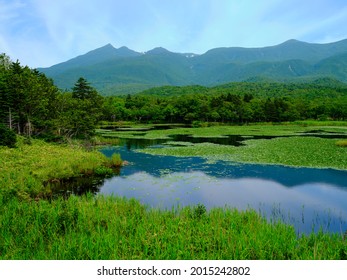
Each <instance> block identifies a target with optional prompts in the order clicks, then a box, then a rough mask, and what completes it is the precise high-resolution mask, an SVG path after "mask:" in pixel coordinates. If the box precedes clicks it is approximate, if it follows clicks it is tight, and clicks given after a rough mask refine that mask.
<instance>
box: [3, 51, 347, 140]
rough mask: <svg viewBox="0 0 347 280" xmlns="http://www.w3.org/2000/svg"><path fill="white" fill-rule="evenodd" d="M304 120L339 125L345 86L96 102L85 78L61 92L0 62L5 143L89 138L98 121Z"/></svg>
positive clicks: (243, 85) (229, 89) (178, 91)
mask: <svg viewBox="0 0 347 280" xmlns="http://www.w3.org/2000/svg"><path fill="white" fill-rule="evenodd" d="M305 119H315V120H327V119H328V120H346V119H347V86H346V85H345V84H343V83H340V82H338V81H336V80H332V79H329V78H327V79H319V80H316V81H315V82H312V83H310V84H305V83H270V82H265V81H264V82H237V83H236V82H235V83H230V84H225V85H221V86H217V87H203V86H198V85H197V86H184V87H178V86H163V87H158V88H152V89H149V90H146V91H144V92H141V93H139V94H134V95H124V96H110V97H102V96H101V95H99V94H98V92H97V91H96V90H95V89H94V88H93V87H92V86H90V84H89V83H88V81H87V80H86V79H84V78H79V79H78V80H77V81H76V82H75V85H74V87H73V88H72V89H71V90H70V91H61V90H59V89H58V88H57V87H56V86H55V85H54V82H53V80H52V79H49V78H47V77H46V76H45V75H44V74H43V73H41V72H39V71H37V70H36V69H30V68H29V67H27V66H22V65H20V63H19V62H18V61H16V62H12V61H11V59H10V58H9V57H8V56H6V55H5V54H2V55H1V56H0V129H1V131H3V132H2V136H1V137H2V138H4V137H5V136H4V135H7V136H6V137H7V140H8V139H10V138H11V137H12V138H13V134H11V132H9V131H12V132H15V133H17V134H21V135H25V136H28V137H31V136H36V137H43V138H46V139H47V138H49V139H54V138H55V139H60V138H75V137H79V138H88V137H90V136H91V135H92V134H93V132H94V129H95V128H96V125H97V124H98V123H99V122H100V121H107V122H109V121H136V122H159V123H160V122H180V123H182V122H184V123H193V122H195V123H197V122H223V123H238V124H243V123H249V122H283V121H295V120H305ZM11 135H12V136H11ZM10 142H11V141H10ZM4 143H5V141H4ZM6 143H7V142H6ZM6 143H5V145H9V146H10V145H11V144H8V143H7V144H6Z"/></svg>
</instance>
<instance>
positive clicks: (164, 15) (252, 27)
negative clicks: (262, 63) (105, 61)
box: [0, 0, 347, 68]
mask: <svg viewBox="0 0 347 280" xmlns="http://www.w3.org/2000/svg"><path fill="white" fill-rule="evenodd" d="M346 26H347V1H346V0H285V1H283V0H59V1H57V0H0V53H3V52H4V53H6V54H7V55H9V56H10V57H11V59H12V60H16V59H19V61H20V62H21V64H22V65H28V66H30V67H32V68H35V67H47V66H51V65H53V64H57V63H59V62H63V61H66V60H68V59H70V58H73V57H75V56H77V55H80V54H84V53H86V52H88V51H90V50H93V49H95V48H98V47H101V46H103V45H106V44H108V43H111V44H112V45H113V46H114V47H116V48H119V47H121V46H127V47H129V48H130V49H133V50H135V51H139V52H143V51H148V50H150V49H153V48H154V47H159V46H160V47H164V48H166V49H168V50H170V51H173V52H193V53H197V54H202V53H204V52H206V51H207V50H209V49H212V48H216V47H264V46H271V45H276V44H280V43H282V42H284V41H286V40H288V39H298V40H301V41H306V42H311V43H327V42H335V41H339V40H342V39H346V38H347V28H346Z"/></svg>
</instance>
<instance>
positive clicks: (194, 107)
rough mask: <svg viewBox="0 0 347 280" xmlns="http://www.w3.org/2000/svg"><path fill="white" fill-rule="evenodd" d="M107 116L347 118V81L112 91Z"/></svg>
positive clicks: (204, 119)
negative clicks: (126, 92)
mask: <svg viewBox="0 0 347 280" xmlns="http://www.w3.org/2000/svg"><path fill="white" fill-rule="evenodd" d="M103 117H104V119H105V120H109V121H111V120H131V121H141V122H188V123H191V122H194V121H195V122H199V121H200V122H228V123H230V122H231V123H248V122H283V121H295V120H305V119H315V120H327V119H330V120H345V119H346V118H347V87H346V86H345V85H344V84H342V83H339V82H337V81H334V80H331V79H319V80H316V81H315V83H312V84H300V83H296V84H292V83H267V82H255V83H252V82H238V83H230V84H225V85H222V86H217V87H211V88H209V87H202V86H185V87H178V86H176V87H175V86H164V87H158V88H152V89H149V90H146V91H144V92H142V93H140V94H137V95H127V96H123V97H115V96H114V97H107V98H106V99H105V103H104V112H103Z"/></svg>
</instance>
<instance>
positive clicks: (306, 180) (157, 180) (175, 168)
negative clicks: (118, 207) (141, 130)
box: [98, 143, 347, 233]
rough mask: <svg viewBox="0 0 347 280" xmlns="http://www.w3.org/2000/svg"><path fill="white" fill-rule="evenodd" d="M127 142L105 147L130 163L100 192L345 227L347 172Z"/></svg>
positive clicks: (308, 227) (305, 227) (300, 227)
mask: <svg viewBox="0 0 347 280" xmlns="http://www.w3.org/2000/svg"><path fill="white" fill-rule="evenodd" d="M134 147H137V146H131V145H130V144H129V143H128V145H125V146H123V147H109V148H104V149H103V150H102V152H103V153H104V154H105V155H107V156H111V155H112V154H113V153H115V152H116V153H120V154H121V157H122V159H123V160H126V161H128V162H129V165H127V166H124V167H123V168H121V170H120V174H119V175H118V176H115V177H113V178H110V179H106V180H105V181H104V182H103V183H102V184H100V186H99V188H98V192H99V193H101V194H107V195H108V194H114V195H118V196H125V197H128V198H130V197H132V198H136V199H138V200H140V201H141V202H142V203H144V204H146V205H148V207H160V208H163V209H165V208H166V209H171V208H172V207H182V206H187V205H196V204H198V203H201V204H204V205H205V206H206V208H207V209H209V208H211V207H236V208H238V209H242V210H244V209H248V208H253V209H255V210H257V211H259V212H260V213H261V214H263V215H264V216H266V217H267V218H268V219H271V220H276V219H280V220H282V221H285V222H287V223H290V224H292V225H294V226H295V228H296V229H297V231H298V232H306V233H308V232H311V231H318V230H319V229H322V230H324V231H329V232H341V233H343V232H345V231H346V230H347V172H346V171H338V170H333V169H314V168H291V167H284V166H277V165H258V164H257V165H256V164H230V163H227V162H223V161H219V162H216V163H213V164H210V163H207V162H206V161H205V160H204V159H202V158H198V157H171V156H153V155H148V154H144V153H140V152H137V151H136V149H133V148H134Z"/></svg>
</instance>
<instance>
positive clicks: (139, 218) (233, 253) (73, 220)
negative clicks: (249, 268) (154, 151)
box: [0, 196, 347, 260]
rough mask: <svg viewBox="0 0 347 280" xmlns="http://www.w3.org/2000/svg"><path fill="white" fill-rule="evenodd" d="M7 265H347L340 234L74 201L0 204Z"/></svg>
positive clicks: (228, 212) (198, 210) (228, 214)
mask: <svg viewBox="0 0 347 280" xmlns="http://www.w3.org/2000/svg"><path fill="white" fill-rule="evenodd" d="M0 206H1V209H2V211H1V213H0V258H1V259H25V260H27V259H55V260H56V259H69V260H70V259H71V260H75V259H93V260H109V259H129V260H130V259H155V260H157V259H163V260H176V259H217V260H218V259H247V260H252V259H257V260H258V259H266V260H273V259H276V260H281V259H290V260H296V259H309V260H311V259H325V260H328V259H346V257H347V242H346V241H345V240H344V239H343V237H342V236H341V235H339V234H333V235H329V234H323V233H319V234H311V235H303V236H301V237H298V236H297V235H296V233H295V230H294V228H293V227H291V226H288V225H285V224H283V223H281V222H276V223H269V222H267V221H266V220H265V219H264V218H262V217H261V216H260V215H259V214H258V213H256V212H255V211H253V210H248V211H243V212H239V211H237V210H235V209H231V208H225V209H222V208H216V209H212V210H210V211H209V212H206V211H205V209H204V207H203V206H201V205H200V206H195V207H186V208H182V209H172V210H166V211H164V210H158V209H147V208H146V207H145V206H143V205H141V204H140V203H139V202H138V201H136V200H127V199H124V198H116V197H97V198H95V197H92V196H84V197H74V196H71V197H69V199H67V200H63V199H58V200H54V201H45V200H39V201H25V202H23V201H22V202H21V201H19V200H18V199H12V200H11V201H8V202H6V203H0Z"/></svg>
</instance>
